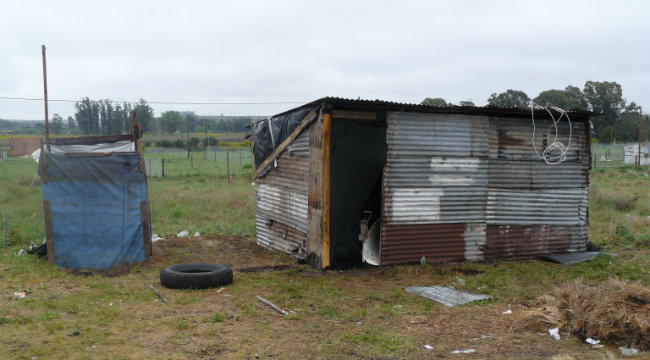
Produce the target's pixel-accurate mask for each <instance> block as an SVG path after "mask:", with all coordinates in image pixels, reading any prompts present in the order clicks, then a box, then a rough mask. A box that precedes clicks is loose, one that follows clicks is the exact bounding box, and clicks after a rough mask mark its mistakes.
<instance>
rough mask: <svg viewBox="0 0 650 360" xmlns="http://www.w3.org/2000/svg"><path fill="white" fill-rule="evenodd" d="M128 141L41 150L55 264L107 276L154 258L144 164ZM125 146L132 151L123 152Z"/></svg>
mask: <svg viewBox="0 0 650 360" xmlns="http://www.w3.org/2000/svg"><path fill="white" fill-rule="evenodd" d="M129 137H131V136H130V135H121V136H113V137H93V138H86V139H84V138H69V139H65V140H67V141H64V139H52V140H53V143H52V144H51V148H50V150H49V151H47V150H45V151H43V149H42V151H41V154H40V161H39V174H40V176H41V179H42V183H43V185H42V189H43V210H44V214H45V233H46V239H47V252H48V260H49V262H50V263H54V264H56V265H57V266H60V267H64V268H69V269H81V268H90V269H100V270H103V269H108V268H110V267H112V266H115V265H119V264H123V263H133V262H138V261H144V260H146V259H147V258H149V257H150V256H151V224H150V214H149V197H148V194H147V179H146V174H145V168H144V160H143V159H142V156H141V153H140V152H138V151H136V150H135V149H136V148H137V147H138V146H137V145H136V144H137V142H136V141H133V142H131V141H130V140H129ZM115 139H118V140H117V141H110V140H115ZM57 140H59V141H60V142H62V143H65V144H58V145H57V144H56V141H57ZM125 143H126V149H127V150H130V151H124V149H125ZM111 144H113V145H114V146H113V147H111ZM97 149H100V150H97ZM111 149H112V150H113V151H110V150H111ZM107 150H108V151H107ZM116 150H117V151H116Z"/></svg>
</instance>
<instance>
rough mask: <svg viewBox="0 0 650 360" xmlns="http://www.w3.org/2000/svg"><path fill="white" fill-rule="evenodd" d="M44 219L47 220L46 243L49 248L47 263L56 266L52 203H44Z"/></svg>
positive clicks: (47, 201)
mask: <svg viewBox="0 0 650 360" xmlns="http://www.w3.org/2000/svg"><path fill="white" fill-rule="evenodd" d="M43 217H44V219H45V241H46V245H45V246H46V247H47V261H48V262H49V263H50V264H54V239H53V238H52V213H51V211H50V201H49V200H46V201H43Z"/></svg>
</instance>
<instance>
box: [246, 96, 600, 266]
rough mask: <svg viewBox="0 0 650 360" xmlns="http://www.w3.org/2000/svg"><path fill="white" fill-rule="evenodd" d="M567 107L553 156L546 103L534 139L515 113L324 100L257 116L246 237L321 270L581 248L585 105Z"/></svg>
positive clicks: (524, 118)
mask: <svg viewBox="0 0 650 360" xmlns="http://www.w3.org/2000/svg"><path fill="white" fill-rule="evenodd" d="M568 114H569V116H570V120H571V139H570V144H569V123H568V122H567V121H565V120H562V121H561V122H558V123H557V127H558V140H559V141H562V142H563V143H564V144H565V145H569V149H568V151H567V152H566V159H565V160H564V161H562V162H561V163H559V164H557V165H550V164H547V163H546V162H545V161H544V160H543V159H541V158H540V157H539V156H538V155H537V153H536V150H535V147H536V149H538V151H539V152H540V153H541V152H542V150H543V149H545V148H546V147H547V146H548V145H549V144H550V143H551V142H553V140H554V139H553V135H554V133H552V132H549V128H550V127H552V126H553V120H552V118H551V116H550V115H549V113H548V112H546V110H536V111H535V112H534V119H535V126H536V129H537V133H536V134H535V137H534V142H535V147H533V126H532V121H531V112H530V110H524V109H509V108H495V107H442V108H441V107H430V106H424V105H413V104H400V103H392V102H384V101H366V100H347V99H340V98H323V99H319V100H316V101H314V102H311V103H308V104H305V105H303V106H300V107H298V108H295V109H292V110H289V111H287V112H284V113H281V114H278V115H276V116H273V117H270V118H268V119H267V120H264V121H260V122H257V123H255V124H253V126H252V139H253V141H252V143H253V154H254V158H255V167H256V170H255V173H254V175H253V180H254V181H255V219H256V232H257V242H258V244H260V245H262V246H264V247H267V248H270V249H274V250H278V251H282V252H285V253H290V254H293V255H294V256H296V257H297V258H299V259H303V260H306V261H307V262H308V263H309V264H311V265H312V266H314V267H316V268H323V269H324V268H327V267H341V266H348V265H353V264H355V263H360V262H361V261H364V262H367V263H370V264H376V265H384V264H396V263H410V262H417V261H419V260H420V259H421V257H422V256H425V257H426V259H427V261H431V262H446V261H462V260H474V261H484V260H492V259H526V258H532V257H536V256H539V255H542V254H552V253H563V252H573V251H584V250H585V248H586V244H587V222H588V207H587V195H588V187H589V169H590V166H591V163H590V160H591V155H590V153H591V145H590V139H589V130H590V128H589V116H590V115H591V114H590V113H587V112H581V111H572V112H569V113H568ZM553 151H559V150H557V149H556V150H553ZM553 151H551V152H550V153H551V154H554V152H553Z"/></svg>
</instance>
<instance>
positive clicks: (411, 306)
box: [0, 150, 650, 359]
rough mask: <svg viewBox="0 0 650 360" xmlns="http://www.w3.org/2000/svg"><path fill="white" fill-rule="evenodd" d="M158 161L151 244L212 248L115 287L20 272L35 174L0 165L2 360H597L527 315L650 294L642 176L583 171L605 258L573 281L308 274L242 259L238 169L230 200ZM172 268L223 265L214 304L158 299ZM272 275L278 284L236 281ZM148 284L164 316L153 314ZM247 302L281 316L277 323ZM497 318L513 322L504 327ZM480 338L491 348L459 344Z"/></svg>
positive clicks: (565, 269) (487, 269)
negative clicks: (629, 293)
mask: <svg viewBox="0 0 650 360" xmlns="http://www.w3.org/2000/svg"><path fill="white" fill-rule="evenodd" d="M598 151H600V150H598ZM149 156H151V157H152V158H154V157H155V156H156V155H155V154H151V155H149V154H148V155H147V157H149ZM165 156H169V162H170V163H169V166H170V168H169V169H170V170H169V171H170V175H169V176H167V177H166V178H164V179H160V178H149V179H148V183H149V197H150V204H151V216H152V226H153V232H154V233H157V234H159V235H160V236H162V237H172V236H174V234H176V233H177V232H180V231H181V230H185V229H187V230H189V231H190V233H193V232H195V231H198V232H200V233H201V234H206V233H208V234H213V235H211V237H208V238H206V239H205V240H204V241H203V242H199V241H198V240H196V241H190V240H187V241H186V242H184V241H185V240H179V241H177V243H176V245H175V246H172V245H169V248H168V249H167V250H166V252H165V253H164V254H165V256H163V257H160V259H159V260H157V262H154V263H151V264H143V265H139V266H136V267H135V268H134V269H133V270H132V271H131V272H130V273H128V274H125V275H122V276H118V277H104V276H101V275H90V276H80V275H74V274H71V273H69V272H66V271H64V270H61V269H58V268H56V267H55V266H52V265H49V264H48V263H47V262H46V261H43V260H41V259H39V258H37V257H35V256H18V255H17V253H18V251H19V249H21V248H26V247H27V246H28V244H29V241H40V240H42V239H43V236H44V230H43V213H42V205H41V204H42V203H41V190H40V183H39V182H38V180H37V181H36V183H35V185H34V186H30V183H31V182H32V179H33V176H34V172H35V170H36V163H35V162H33V161H32V160H31V159H15V158H10V159H8V160H7V161H6V162H3V163H0V220H2V219H7V220H8V223H9V231H8V249H7V250H6V251H0V289H2V292H3V295H2V303H1V305H0V337H1V338H2V339H3V344H4V345H3V346H2V347H0V358H7V359H8V358H17V359H22V358H24V359H31V358H33V357H34V356H36V357H37V358H48V359H50V358H54V359H67V358H115V359H150V358H164V359H183V358H206V359H207V358H234V359H241V358H244V359H245V358H256V356H255V354H258V356H259V357H261V358H281V359H284V358H327V359H344V358H345V359H347V358H382V359H386V358H398V359H402V358H432V357H447V356H449V357H451V356H453V355H448V354H449V352H450V351H452V350H454V349H457V348H461V349H465V348H475V349H476V351H477V352H476V354H475V355H477V356H478V357H482V358H504V359H517V358H522V359H523V358H549V357H551V356H553V355H556V354H570V355H572V356H575V357H577V358H606V357H605V356H606V352H605V350H607V351H617V350H616V346H618V345H619V344H608V348H607V349H605V350H603V351H601V352H600V353H596V352H594V351H595V350H593V349H591V347H589V346H586V345H584V344H582V343H581V342H580V341H578V340H576V339H575V338H571V339H573V340H565V341H555V340H552V339H551V338H550V337H548V336H545V337H543V336H540V335H539V332H542V333H544V332H546V331H547V329H544V328H537V327H534V328H531V326H533V325H531V324H529V323H528V322H527V320H526V317H525V310H526V309H528V307H529V306H532V305H531V304H533V303H534V302H535V299H536V298H537V297H539V296H542V295H545V294H548V293H549V292H550V291H552V289H553V288H554V287H555V286H557V285H558V284H561V283H563V282H566V281H569V280H571V279H576V278H582V279H584V280H585V281H587V282H590V283H601V282H604V281H606V280H607V279H609V278H611V277H616V278H620V279H628V280H633V281H639V282H641V283H642V284H644V285H645V286H648V285H650V277H649V274H650V220H649V219H648V216H649V215H650V197H649V190H650V181H649V178H648V169H635V168H633V167H631V166H620V165H619V166H616V167H615V166H603V167H599V168H597V169H596V170H593V171H592V174H591V187H590V201H589V214H590V224H589V238H590V240H591V241H592V242H593V243H595V244H598V245H600V246H603V247H604V249H605V251H606V252H608V253H613V254H616V256H612V255H607V254H601V255H599V256H598V257H597V258H596V259H595V260H593V261H590V262H586V263H581V264H576V265H572V266H561V265H557V264H552V263H547V262H541V261H536V260H535V261H521V262H498V263H456V264H441V265H399V266H390V267H381V268H359V269H351V270H345V271H329V272H326V273H320V272H315V271H312V270H311V269H310V268H308V267H306V266H304V265H296V264H295V263H294V262H293V261H292V260H291V259H290V258H288V257H287V256H285V255H282V254H277V253H273V252H270V251H266V250H264V249H261V248H259V247H258V246H257V245H255V244H253V241H252V240H251V239H250V237H252V236H254V215H253V209H254V191H253V187H252V186H251V182H250V175H251V173H252V169H251V167H245V163H242V165H241V166H239V165H238V164H236V167H235V168H234V170H233V172H234V173H235V178H234V181H233V182H232V184H230V185H229V184H228V181H227V180H228V179H227V178H226V176H225V174H224V173H223V171H222V168H221V165H222V163H221V162H220V161H210V160H207V161H204V160H202V156H203V155H202V153H197V154H193V157H194V168H192V167H191V164H188V161H187V159H179V158H178V157H174V156H173V155H165ZM249 156H250V155H249ZM196 157H199V158H200V159H198V160H197V158H196ZM249 159H250V158H249ZM166 166H167V163H166ZM167 171H168V170H167V169H166V172H167ZM217 234H226V235H243V236H244V237H242V238H233V239H231V240H226V238H223V237H220V236H219V235H217ZM244 243H246V244H248V245H246V246H244V245H243V244H244ZM238 246H242V248H241V249H240V248H238ZM234 248H237V249H236V250H233V249H234ZM154 255H156V253H155V254H154ZM184 259H199V260H206V259H207V260H209V261H213V262H222V263H226V264H231V265H233V268H234V269H235V282H234V283H233V284H232V285H230V286H228V287H227V288H225V289H224V290H170V289H164V288H161V287H160V284H159V283H158V271H159V270H160V268H161V267H162V266H165V265H168V264H172V263H175V262H178V261H181V260H184ZM277 264H286V266H288V267H289V268H287V269H283V270H282V269H281V270H278V271H269V272H266V271H261V272H258V271H253V272H246V271H243V270H244V269H245V268H247V267H256V266H260V265H265V266H266V265H268V266H274V265H277ZM459 279H462V280H463V281H462V282H460V280H459ZM148 284H154V285H155V286H157V287H158V288H159V290H161V291H162V292H163V293H164V294H165V296H166V297H167V298H168V299H169V303H168V304H164V305H163V304H162V303H160V301H159V300H157V297H156V296H155V295H154V294H153V292H151V290H150V289H148ZM431 284H438V285H443V286H454V287H456V288H459V289H464V290H468V291H475V292H480V293H484V294H488V295H491V296H492V297H493V299H492V300H489V301H484V302H481V303H478V304H473V305H466V306H461V307H458V308H451V309H450V308H446V307H444V306H442V305H440V304H437V303H433V302H431V301H429V300H425V299H422V298H419V297H417V296H413V295H410V294H407V293H405V292H404V291H403V288H404V287H405V286H411V285H431ZM21 289H22V290H27V291H28V295H27V297H26V298H25V299H22V300H20V299H17V298H16V297H14V296H13V293H14V292H16V291H19V290H21ZM255 295H261V296H264V297H266V298H267V299H269V300H271V301H273V302H275V303H276V304H277V305H279V306H280V307H282V308H285V309H291V310H294V311H295V313H293V314H291V315H290V316H288V317H282V316H281V315H279V314H277V313H275V312H273V311H272V310H270V308H268V307H266V306H265V305H263V304H260V303H259V302H258V301H256V300H255V298H254V296H255ZM509 308H511V309H513V312H514V314H513V315H512V317H511V318H509V317H507V316H505V315H502V312H503V311H504V310H506V309H509ZM75 334H76V335H75ZM481 335H490V336H492V337H491V338H489V339H486V340H480V341H477V340H472V339H473V338H476V337H480V336H481ZM424 344H430V345H432V346H433V347H434V350H426V349H424V348H423V345H424ZM455 356H463V355H462V354H461V355H455ZM467 356H468V357H469V356H472V355H467Z"/></svg>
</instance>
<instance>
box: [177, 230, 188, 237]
mask: <svg viewBox="0 0 650 360" xmlns="http://www.w3.org/2000/svg"><path fill="white" fill-rule="evenodd" d="M189 234H190V232H189V231H187V230H183V231H181V232H179V233H178V234H176V237H179V238H182V237H186V236H188V235H189Z"/></svg>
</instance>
